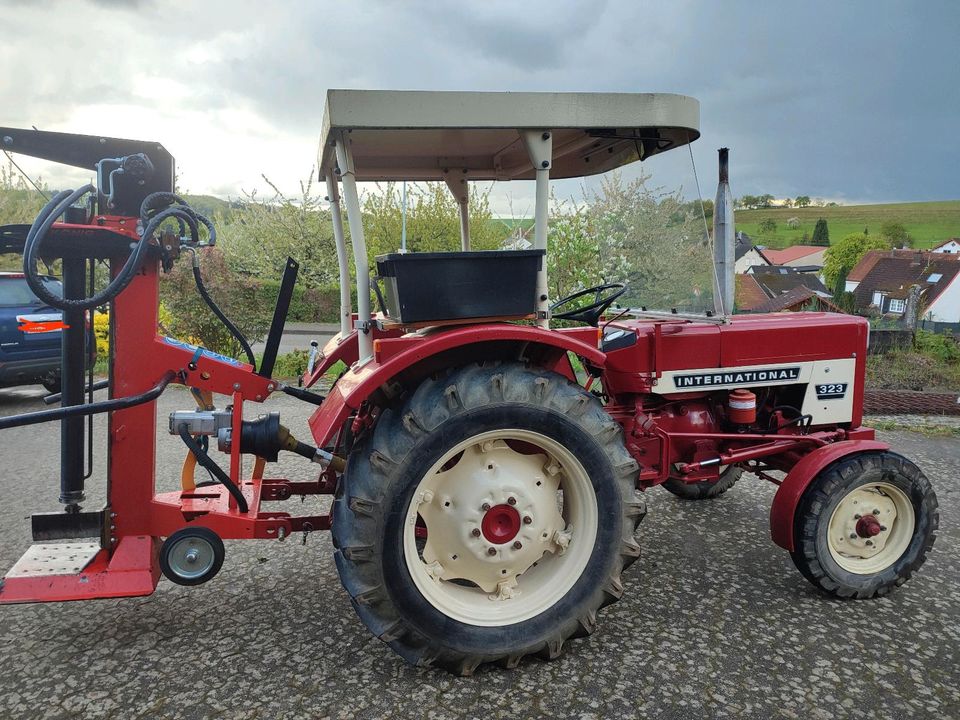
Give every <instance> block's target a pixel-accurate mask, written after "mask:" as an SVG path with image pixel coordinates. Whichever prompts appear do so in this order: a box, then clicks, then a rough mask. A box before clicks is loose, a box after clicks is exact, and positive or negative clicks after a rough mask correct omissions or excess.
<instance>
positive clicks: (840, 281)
mask: <svg viewBox="0 0 960 720" xmlns="http://www.w3.org/2000/svg"><path fill="white" fill-rule="evenodd" d="M831 294H832V295H833V299H832V302H833V304H834V305H836V306H837V307H838V308H840V309H841V310H843V311H844V312H848V313H849V312H853V309H854V297H853V293H852V292H847V271H846V270H841V271H840V273H839V274H838V275H837V279H836V281H835V282H834V283H833V286H832V287H831Z"/></svg>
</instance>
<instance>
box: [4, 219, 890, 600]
mask: <svg viewBox="0 0 960 720" xmlns="http://www.w3.org/2000/svg"><path fill="white" fill-rule="evenodd" d="M101 224H102V225H106V226H108V227H109V228H110V229H113V230H114V231H117V232H120V233H121V234H124V235H126V236H128V237H131V238H132V239H133V238H135V233H134V232H133V230H132V228H131V229H128V227H129V226H131V225H132V222H130V221H129V219H117V218H109V219H103V222H102V223H101ZM123 259H124V258H120V259H119V260H120V261H121V262H122V260H123ZM121 262H115V263H114V265H115V266H119V264H121ZM158 273H159V268H158V264H157V263H148V264H147V266H146V267H145V268H144V269H142V270H141V271H140V272H139V274H138V275H137V276H136V277H135V278H134V279H133V281H132V282H131V283H130V285H129V286H128V287H127V289H126V290H125V291H124V292H122V293H121V294H120V296H119V297H118V298H117V299H116V300H115V301H114V304H113V311H112V315H111V330H112V344H111V349H112V352H113V362H112V367H111V381H112V382H111V388H112V392H113V394H114V395H115V396H118V397H126V396H131V395H137V394H140V393H143V392H145V391H147V390H148V389H150V388H151V387H153V386H154V385H155V384H156V383H157V381H158V379H159V378H161V377H162V376H163V375H164V374H165V373H166V372H168V371H169V370H174V371H175V372H177V373H178V375H177V382H179V383H182V384H184V385H187V386H190V387H194V388H197V389H199V390H203V391H209V392H212V393H217V394H220V395H226V396H228V397H229V398H230V401H231V403H232V406H233V411H232V428H233V436H234V437H239V436H240V427H241V423H242V421H243V408H244V405H245V403H247V402H263V401H264V400H266V399H267V397H269V395H270V394H271V393H272V392H273V391H274V390H275V389H276V383H275V382H273V381H272V380H270V379H268V378H263V377H261V376H259V375H257V374H256V373H254V372H253V368H252V367H251V366H250V365H247V364H245V363H242V362H238V361H235V360H232V359H230V358H224V357H221V356H217V355H214V354H211V353H208V352H205V351H202V352H200V351H198V350H197V349H196V348H195V347H193V346H189V345H186V344H184V343H179V342H177V341H175V340H171V339H170V338H163V337H160V336H158V335H157V331H156V328H157V319H158V318H157V308H158V297H159V275H158ZM830 318H831V319H830V322H828V323H824V322H823V321H824V319H825V316H824V315H823V314H821V313H799V314H793V315H792V316H791V317H790V318H789V319H784V318H782V317H779V316H753V317H749V318H735V319H734V320H733V321H732V322H731V323H729V324H727V325H723V326H720V325H717V324H712V323H691V322H689V321H684V320H679V319H678V320H669V321H659V320H658V321H646V320H630V321H619V322H617V323H616V325H617V326H618V327H624V328H628V329H630V330H632V331H634V332H635V333H636V335H637V342H636V343H635V344H634V345H632V346H628V347H625V348H622V349H619V350H615V351H612V352H610V353H604V352H603V351H602V350H600V349H598V344H599V337H598V331H597V329H595V328H591V327H581V328H569V329H560V330H544V329H541V328H538V327H533V326H526V325H513V324H505V323H481V324H477V325H463V326H456V327H451V328H448V329H445V330H443V331H439V332H433V333H428V334H420V333H417V334H413V333H411V334H404V332H403V331H402V330H401V329H398V328H389V329H380V328H377V327H374V328H373V329H372V330H371V332H373V334H374V343H373V346H374V357H373V358H372V359H371V360H370V361H369V362H367V363H365V364H363V365H360V364H358V360H357V345H358V343H357V335H356V333H353V334H352V335H350V336H349V337H347V338H334V339H333V340H331V341H330V342H328V343H327V345H326V346H325V347H324V350H323V355H322V357H321V358H320V361H319V362H318V363H317V365H316V367H315V368H314V370H313V372H312V373H311V374H310V375H309V376H307V377H305V384H306V385H307V386H308V387H309V386H310V385H313V384H314V383H315V382H317V380H318V379H319V378H320V377H322V376H323V374H324V373H325V372H326V371H327V370H328V369H329V368H330V367H332V366H333V365H334V364H335V363H336V362H337V361H338V360H341V361H343V362H344V363H346V364H347V365H350V366H351V370H350V371H349V372H347V373H345V374H344V375H343V376H342V377H341V378H340V379H339V381H338V382H337V383H336V385H335V386H334V387H333V388H332V389H331V390H330V392H329V393H328V395H327V397H326V399H325V401H324V402H323V404H322V405H321V406H320V407H319V408H318V409H317V410H316V411H315V412H314V414H313V415H312V416H311V418H310V420H309V426H310V430H311V432H312V434H313V436H314V438H315V440H316V441H317V444H318V445H320V446H323V445H326V444H327V443H328V441H329V440H330V439H331V438H333V437H334V436H335V435H337V434H338V433H340V434H341V436H342V430H343V428H344V427H345V423H346V422H347V421H348V420H349V419H350V418H351V416H356V417H355V418H354V420H353V421H352V422H353V423H354V429H355V430H356V431H359V430H361V429H362V428H363V427H364V426H365V425H370V424H372V423H373V422H375V419H376V409H375V408H374V407H372V406H371V404H370V403H369V402H368V401H369V399H370V398H371V396H372V395H373V394H374V393H375V392H377V391H378V390H379V389H381V388H385V387H389V386H390V384H391V383H392V382H393V381H394V379H395V378H398V377H400V378H404V377H406V378H409V377H410V376H411V373H413V374H415V375H416V374H419V375H421V376H422V375H423V374H426V373H427V372H430V371H432V370H433V369H440V368H442V367H444V363H449V362H453V361H463V360H464V359H467V360H473V359H482V358H485V357H488V356H489V357H504V356H507V357H523V358H526V359H528V360H530V361H531V362H534V363H537V364H539V365H541V366H542V367H545V368H548V369H551V370H554V371H555V372H559V373H561V374H563V375H565V376H566V377H568V378H569V379H571V380H573V381H576V380H577V378H576V375H575V373H574V371H573V367H572V365H571V363H570V360H569V354H574V355H576V356H578V357H579V358H580V359H581V360H582V361H583V363H584V365H585V366H586V367H587V369H588V371H589V372H590V375H591V377H590V379H589V381H588V382H589V383H590V384H592V382H593V379H594V378H595V377H599V378H600V380H601V384H602V387H603V393H604V396H605V398H606V400H607V406H606V407H607V411H608V412H609V414H610V415H611V416H612V417H613V418H614V419H615V420H616V421H617V422H618V423H619V424H620V425H621V426H622V427H623V429H624V435H625V440H626V445H627V448H628V450H629V451H630V452H631V453H632V454H633V456H634V457H635V458H636V459H637V461H638V462H639V463H640V466H641V468H640V474H639V479H638V485H639V486H640V487H641V488H646V487H649V486H652V485H656V484H658V483H661V482H664V481H665V480H667V479H668V478H669V477H671V476H673V477H682V478H685V479H687V480H688V481H697V480H702V479H708V478H712V477H716V476H717V473H718V467H719V465H720V464H723V465H729V464H735V463H748V462H754V463H755V464H757V465H759V463H758V461H759V460H760V459H763V460H764V462H765V463H766V464H765V465H764V466H763V467H764V468H765V469H766V468H772V469H783V470H789V472H788V474H787V477H786V479H785V480H784V481H783V482H782V484H781V485H780V488H779V490H778V492H777V495H776V497H775V499H774V502H773V506H772V508H771V533H772V535H773V538H774V541H775V542H776V543H777V544H778V545H781V546H782V547H785V548H787V549H792V547H793V532H792V528H793V518H794V513H795V509H796V506H797V504H798V503H799V501H800V498H801V497H802V495H803V492H804V491H805V489H806V488H807V486H808V485H809V483H810V481H811V480H812V479H813V478H814V477H816V475H817V473H819V472H820V471H821V470H822V469H823V468H824V467H826V466H827V465H829V464H830V463H832V462H835V461H836V460H837V459H839V458H841V457H844V456H846V455H849V454H851V453H858V452H864V451H870V450H880V449H887V447H888V446H887V445H885V444H884V443H878V442H875V441H873V433H872V431H870V430H868V429H864V428H859V424H860V420H861V417H860V404H861V400H862V397H863V382H864V362H863V356H864V355H865V350H866V326H865V323H864V322H863V321H861V320H859V319H849V320H848V319H843V317H841V316H830ZM850 356H853V357H859V358H860V359H859V360H858V362H857V363H856V377H855V382H854V387H853V393H854V401H853V402H854V417H853V418H852V422H851V423H850V424H849V426H848V427H827V428H814V429H812V431H807V430H806V429H804V430H801V429H800V428H799V427H798V426H797V425H792V426H787V425H784V426H783V427H782V429H780V430H777V431H775V432H771V433H762V432H756V431H754V432H733V431H730V429H729V425H728V426H727V429H726V430H725V429H724V425H723V423H722V418H720V417H718V413H719V414H720V415H722V413H723V410H722V409H718V407H717V405H716V403H717V395H718V393H717V392H712V393H711V392H706V391H705V392H690V393H674V394H672V395H662V394H657V384H658V381H659V380H660V379H661V378H662V376H663V373H664V372H667V371H672V370H679V369H690V368H714V367H716V368H720V367H738V366H752V365H761V364H764V363H768V364H769V363H782V362H796V361H800V360H818V359H826V360H833V359H837V358H840V357H850ZM156 430H157V419H156V405H155V403H154V402H150V403H145V404H143V405H139V406H135V407H132V408H128V409H126V410H120V411H116V412H114V413H113V414H112V415H111V417H110V421H109V458H108V466H109V475H108V477H109V481H108V482H109V484H108V503H109V508H108V510H109V517H110V519H111V525H110V527H109V530H108V532H107V533H106V535H107V537H106V540H107V547H105V548H104V549H103V550H101V551H100V553H99V554H98V555H97V556H96V557H95V559H94V560H93V561H92V562H91V564H90V565H89V566H88V567H87V568H85V569H84V570H83V571H81V572H79V573H78V574H76V575H63V576H47V577H32V578H19V577H18V578H12V579H8V580H7V582H6V584H5V586H4V587H3V589H2V593H0V603H6V602H29V601H51V600H73V599H85V598H93V597H123V596H130V595H145V594H149V593H150V592H152V591H153V589H154V587H155V586H156V583H157V580H158V578H159V570H158V562H157V553H158V548H159V538H162V537H166V536H169V535H170V534H172V533H173V532H175V531H176V530H178V529H180V528H182V527H185V526H200V527H206V528H209V529H211V530H213V531H214V532H215V533H216V534H217V535H218V536H220V537H222V538H225V539H274V538H279V539H282V538H283V537H285V536H287V535H290V534H291V533H293V532H300V531H310V530H323V529H328V528H329V524H330V523H329V517H328V516H326V515H319V516H292V515H291V514H289V513H285V512H272V511H267V510H265V509H263V507H262V505H263V503H264V502H275V501H282V500H286V499H288V498H289V497H291V496H292V495H306V494H320V493H330V492H332V489H333V487H334V480H335V478H334V477H332V476H331V474H330V473H329V472H327V473H324V474H322V475H320V477H318V479H317V481H316V482H309V483H304V482H299V483H295V482H290V481H288V480H285V479H264V478H262V477H260V475H261V473H260V472H259V471H255V472H254V473H253V477H249V478H248V477H246V476H245V473H244V469H243V458H242V455H241V454H240V448H239V442H234V443H233V444H232V447H231V452H230V457H229V476H230V478H231V480H232V481H233V482H234V483H235V484H236V485H237V486H238V487H239V488H240V489H241V491H242V493H243V495H244V497H245V498H246V501H247V504H248V506H249V510H248V512H246V513H244V512H241V511H240V509H239V508H238V507H237V503H236V501H235V500H234V498H233V497H232V496H231V495H230V494H229V493H228V492H227V491H226V489H225V488H224V487H223V486H219V485H216V486H206V487H201V488H194V489H191V490H181V491H176V492H168V493H162V494H157V493H156V489H155V484H154V479H155V478H154V470H155V465H156ZM763 475H764V476H766V474H765V473H763ZM766 477H769V476H766Z"/></svg>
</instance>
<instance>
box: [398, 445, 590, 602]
mask: <svg viewBox="0 0 960 720" xmlns="http://www.w3.org/2000/svg"><path fill="white" fill-rule="evenodd" d="M561 477H562V470H561V467H560V465H559V464H558V463H556V462H555V461H552V460H550V459H549V458H548V457H547V455H545V454H540V453H537V454H524V453H520V452H517V451H516V450H514V449H513V448H511V447H510V445H509V444H508V443H507V442H506V441H505V440H500V439H496V440H488V441H485V442H481V443H477V444H474V445H471V446H469V447H467V448H466V449H464V451H463V453H462V455H461V456H460V457H459V459H457V460H456V462H455V464H453V466H452V467H448V468H447V469H442V470H441V471H440V472H438V473H436V474H434V475H432V476H430V477H428V478H425V479H424V481H423V482H422V483H421V484H420V488H419V494H418V497H416V498H415V499H414V503H415V504H416V506H417V508H416V510H417V513H419V515H420V517H421V518H423V522H424V524H425V525H426V527H427V540H426V544H425V545H424V547H423V562H424V563H426V565H427V572H428V573H429V574H430V575H431V576H432V577H433V578H434V580H436V581H447V580H466V581H469V582H471V583H473V584H475V585H476V586H477V587H479V588H481V589H482V590H484V591H485V592H487V593H491V597H492V598H494V599H509V598H510V597H513V595H514V594H515V592H516V585H517V577H518V576H519V575H521V574H522V573H523V572H525V571H526V570H528V569H529V568H530V567H532V566H533V565H534V563H536V562H537V561H538V560H540V558H542V557H543V555H544V553H546V552H550V553H562V552H563V551H564V550H565V548H566V546H567V545H568V544H569V542H570V538H571V537H572V528H570V529H568V528H567V527H566V522H565V521H564V519H563V517H562V515H561V514H560V509H559V507H558V505H557V491H558V489H559V487H560V479H561ZM477 530H479V531H480V532H479V533H478V532H476V531H477Z"/></svg>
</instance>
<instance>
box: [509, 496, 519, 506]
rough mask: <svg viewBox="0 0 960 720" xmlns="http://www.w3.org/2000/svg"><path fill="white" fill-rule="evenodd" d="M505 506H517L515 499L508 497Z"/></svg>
mask: <svg viewBox="0 0 960 720" xmlns="http://www.w3.org/2000/svg"><path fill="white" fill-rule="evenodd" d="M507 504H509V505H516V504H517V499H516V498H515V497H508V498H507Z"/></svg>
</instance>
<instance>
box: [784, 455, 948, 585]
mask: <svg viewBox="0 0 960 720" xmlns="http://www.w3.org/2000/svg"><path fill="white" fill-rule="evenodd" d="M877 481H883V482H888V483H891V484H893V485H895V486H896V487H898V488H900V489H901V490H903V491H904V492H905V493H906V495H907V497H909V498H910V501H911V502H912V504H913V508H914V519H915V527H914V533H913V538H912V540H911V541H910V544H909V545H908V546H907V549H906V550H905V551H904V553H903V555H901V556H900V558H899V559H898V560H897V561H896V562H894V563H893V564H892V565H890V566H888V567H887V568H885V569H883V570H881V571H880V572H877V573H872V574H869V575H866V574H863V575H861V574H857V573H852V572H849V571H848V570H845V569H844V568H842V567H840V566H839V565H838V564H837V563H836V562H835V561H834V560H833V558H832V556H831V555H830V550H829V548H828V547H827V545H826V543H827V539H826V530H827V527H828V525H829V522H830V517H831V515H832V514H833V510H834V508H836V506H837V505H838V504H839V503H840V501H841V500H842V499H843V498H844V497H845V496H846V495H847V494H848V493H850V492H851V491H852V490H854V489H856V488H857V487H859V486H861V485H868V484H870V483H872V482H877ZM939 523H940V514H939V511H938V505H937V496H936V494H934V491H933V487H932V486H931V485H930V481H929V480H928V479H927V477H926V476H925V475H924V474H923V472H921V470H920V468H918V467H917V466H916V465H914V464H913V463H912V462H911V461H910V460H907V459H906V458H905V457H903V456H901V455H897V454H896V453H892V452H869V453H862V454H858V455H854V456H848V457H846V458H843V459H841V460H838V461H837V462H835V463H833V464H832V465H829V466H828V467H826V468H825V469H824V470H822V471H821V472H820V474H818V475H817V477H815V478H814V479H813V481H812V482H811V483H810V485H809V486H808V487H807V489H806V491H805V492H804V494H803V496H802V497H801V498H800V503H799V504H798V506H797V511H796V514H795V517H794V551H793V552H792V553H790V555H791V557H792V558H793V563H794V565H796V566H797V569H798V570H799V571H800V573H801V574H802V575H803V576H804V577H805V578H807V580H809V581H810V582H811V583H813V584H814V585H815V586H816V587H818V588H819V589H820V590H822V591H823V592H825V593H828V594H830V595H833V596H835V597H839V598H850V599H866V598H872V597H877V596H883V595H886V594H888V593H889V592H890V591H891V590H893V589H895V588H896V587H898V586H900V585H903V583H905V582H906V581H907V580H909V579H910V576H911V575H912V574H913V573H914V572H915V571H916V570H917V569H918V568H919V567H920V566H921V565H922V564H923V563H924V561H925V560H926V558H927V553H928V552H930V549H931V548H932V547H933V543H934V540H935V539H936V531H937V528H938V526H939Z"/></svg>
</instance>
